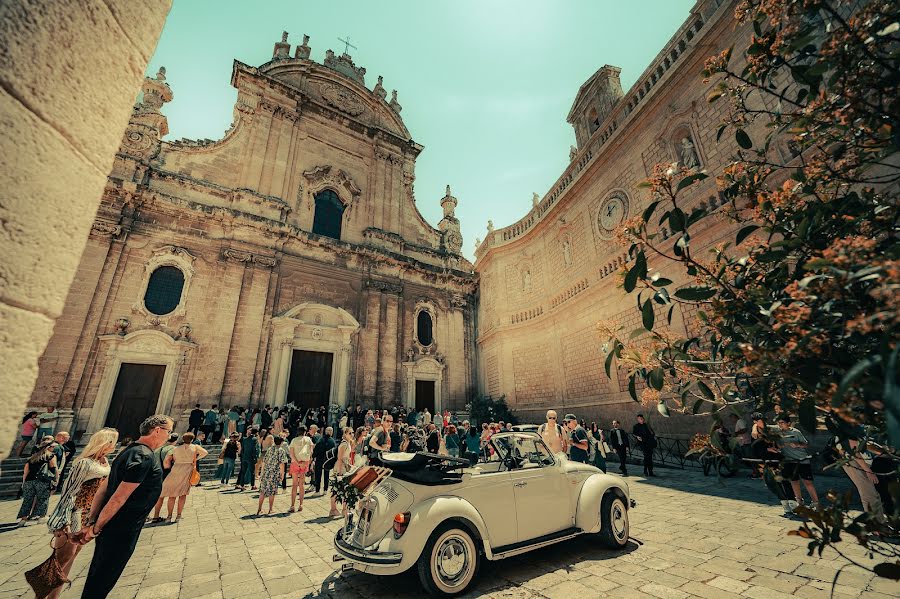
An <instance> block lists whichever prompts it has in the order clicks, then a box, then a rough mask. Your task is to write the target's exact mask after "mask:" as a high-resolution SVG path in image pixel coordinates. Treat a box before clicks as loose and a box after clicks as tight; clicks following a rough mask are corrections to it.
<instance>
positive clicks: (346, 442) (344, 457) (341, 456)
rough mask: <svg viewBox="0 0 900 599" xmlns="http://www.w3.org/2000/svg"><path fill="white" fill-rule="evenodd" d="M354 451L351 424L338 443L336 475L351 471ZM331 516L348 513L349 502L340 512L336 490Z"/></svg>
mask: <svg viewBox="0 0 900 599" xmlns="http://www.w3.org/2000/svg"><path fill="white" fill-rule="evenodd" d="M352 452H353V429H352V428H350V427H349V426H348V427H346V428H345V429H344V436H343V437H342V438H341V444H340V445H338V450H337V461H336V462H335V463H334V470H332V472H333V473H334V476H337V477H341V476H344V475H345V474H347V473H348V472H350V467H351V462H350V454H351V453H352ZM328 515H329V516H332V517H334V516H346V515H347V504H346V503H345V504H344V509H343V512H342V513H338V510H337V497H335V495H334V492H332V493H331V511H330V512H328Z"/></svg>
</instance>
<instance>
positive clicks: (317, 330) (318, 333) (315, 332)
mask: <svg viewBox="0 0 900 599" xmlns="http://www.w3.org/2000/svg"><path fill="white" fill-rule="evenodd" d="M312 338H313V339H315V340H319V339H321V338H322V329H320V328H319V327H316V328H314V329H313V330H312Z"/></svg>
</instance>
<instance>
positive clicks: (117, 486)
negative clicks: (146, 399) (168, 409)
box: [73, 414, 174, 599]
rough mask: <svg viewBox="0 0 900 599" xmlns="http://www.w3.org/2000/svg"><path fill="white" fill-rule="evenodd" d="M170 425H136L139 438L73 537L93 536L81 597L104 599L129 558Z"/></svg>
mask: <svg viewBox="0 0 900 599" xmlns="http://www.w3.org/2000/svg"><path fill="white" fill-rule="evenodd" d="M173 424H174V423H173V421H172V419H171V418H169V417H168V416H166V415H164V414H156V415H154V416H150V417H149V418H147V419H146V420H144V421H143V422H142V423H141V426H140V433H141V436H140V438H138V440H137V441H135V442H134V443H132V444H131V445H129V446H128V447H126V448H125V449H123V450H122V451H121V452H120V453H119V455H118V456H117V457H116V459H115V461H113V463H112V467H111V470H110V473H109V478H108V479H107V480H106V490H105V492H104V493H103V495H102V496H101V497H98V499H99V501H97V500H95V501H94V504H93V506H92V507H91V513H90V514H89V515H88V517H87V520H86V522H87V523H88V524H87V526H85V527H84V528H82V529H81V531H79V532H78V533H76V534H75V535H74V536H73V540H74V541H76V542H77V543H80V544H82V545H84V544H86V543H88V542H89V541H91V540H92V539H94V538H96V543H95V548H94V557H93V559H92V560H91V566H90V569H89V570H88V575H87V580H86V581H85V584H84V591H83V592H82V594H81V597H82V599H104V598H105V597H106V596H107V595H108V594H109V592H110V591H111V590H112V589H113V587H114V586H116V582H118V580H119V577H120V576H121V575H122V571H123V570H124V569H125V566H126V565H127V564H128V560H130V559H131V555H132V554H133V553H134V548H135V546H136V545H137V541H138V538H139V537H140V536H141V528H142V527H143V526H144V520H145V519H146V518H147V514H149V513H150V510H151V509H153V505H154V504H155V503H156V500H157V498H159V494H160V492H162V479H163V476H162V466H161V465H160V463H159V459H158V458H157V455H156V450H157V449H159V448H160V447H162V445H163V444H164V443H165V442H166V440H167V439H168V438H169V435H170V434H172V427H173ZM101 490H102V487H101Z"/></svg>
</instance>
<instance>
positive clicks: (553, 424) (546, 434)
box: [538, 410, 566, 453]
mask: <svg viewBox="0 0 900 599" xmlns="http://www.w3.org/2000/svg"><path fill="white" fill-rule="evenodd" d="M538 434H539V435H540V436H541V438H542V439H543V440H544V443H546V444H547V447H549V448H550V451H551V452H552V453H566V434H565V432H563V429H562V425H560V424H559V423H558V422H557V417H556V412H555V411H553V410H548V411H547V422H545V423H544V424H542V425H541V426H539V427H538Z"/></svg>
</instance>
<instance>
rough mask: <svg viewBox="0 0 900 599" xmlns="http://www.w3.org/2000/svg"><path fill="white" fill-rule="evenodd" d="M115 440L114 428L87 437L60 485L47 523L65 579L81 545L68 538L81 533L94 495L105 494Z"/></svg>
mask: <svg viewBox="0 0 900 599" xmlns="http://www.w3.org/2000/svg"><path fill="white" fill-rule="evenodd" d="M118 440H119V431H117V430H116V429H114V428H103V429H100V430H99V431H97V432H96V433H94V434H93V435H91V439H90V441H88V444H87V446H86V447H85V448H84V451H83V452H81V456H80V457H79V458H78V459H77V460H75V462H74V464H73V465H72V469H71V471H70V472H69V476H68V478H66V482H65V484H64V485H63V490H62V495H61V496H60V498H59V503H58V504H56V509H55V510H53V514H52V515H51V516H50V520H49V521H48V522H47V527H48V528H49V529H50V532H51V533H53V541H52V544H53V547H54V548H56V559H57V560H59V565H60V568H62V571H63V574H64V575H65V577H66V578H68V577H69V571H70V570H71V569H72V563H73V562H74V561H75V558H76V557H77V556H78V552H80V551H81V548H82V547H84V545H81V544H79V543H71V542H68V541H69V537H70V535H73V534H75V533H76V532H78V531H79V530H81V525H82V524H83V522H82V516H86V515H87V514H88V513H89V512H90V511H91V503H92V502H93V500H94V496H95V495H97V494H98V493H99V494H100V495H101V496H103V495H104V494H106V480H107V478H108V477H109V461H108V460H107V459H106V456H107V455H109V454H110V453H111V452H112V451H113V450H114V449H115V448H116V442H117V441H118ZM62 590H63V586H62V585H61V586H59V587H57V588H56V589H54V590H53V592H51V593H50V594H49V595H47V598H48V599H56V597H59V594H60V593H61V592H62Z"/></svg>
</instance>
